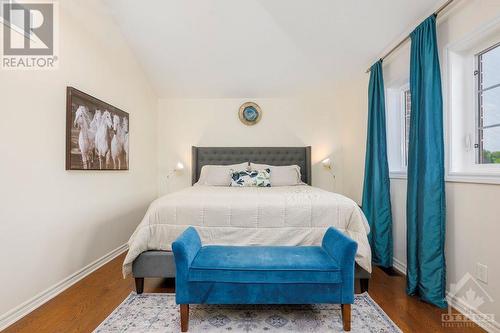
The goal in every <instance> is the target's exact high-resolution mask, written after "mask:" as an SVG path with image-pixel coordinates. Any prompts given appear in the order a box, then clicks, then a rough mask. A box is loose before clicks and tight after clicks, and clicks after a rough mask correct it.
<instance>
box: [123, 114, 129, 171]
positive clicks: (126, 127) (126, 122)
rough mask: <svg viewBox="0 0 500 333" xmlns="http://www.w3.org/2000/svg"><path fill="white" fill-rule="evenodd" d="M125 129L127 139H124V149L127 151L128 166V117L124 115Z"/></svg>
mask: <svg viewBox="0 0 500 333" xmlns="http://www.w3.org/2000/svg"><path fill="white" fill-rule="evenodd" d="M123 130H124V131H125V140H124V141H123V151H124V152H125V161H126V162H127V168H128V119H127V117H123Z"/></svg>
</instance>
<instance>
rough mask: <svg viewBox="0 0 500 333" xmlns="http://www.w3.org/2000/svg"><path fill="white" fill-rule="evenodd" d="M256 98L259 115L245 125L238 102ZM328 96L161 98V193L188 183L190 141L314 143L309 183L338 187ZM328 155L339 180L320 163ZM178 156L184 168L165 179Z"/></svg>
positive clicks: (336, 138) (336, 146) (333, 122)
mask: <svg viewBox="0 0 500 333" xmlns="http://www.w3.org/2000/svg"><path fill="white" fill-rule="evenodd" d="M249 100H250V101H255V102H257V103H258V104H259V106H260V107H261V109H262V111H263V116H262V120H261V121H260V122H259V123H258V124H257V125H254V126H245V125H244V124H242V123H241V122H240V120H239V118H238V109H239V106H240V105H241V104H242V103H244V102H246V101H249ZM333 108H334V106H333V104H332V100H331V99H325V98H297V99H278V98H276V99H272V98H268V99H260V98H257V99H255V98H241V99H238V98H234V99H163V100H160V102H159V115H158V133H159V141H158V157H159V170H160V173H159V188H160V193H167V192H171V191H174V190H177V189H180V188H183V187H186V186H189V185H191V178H190V177H191V173H190V170H191V146H197V145H198V146H308V145H310V146H312V163H313V170H312V172H313V175H312V177H313V184H315V185H316V186H319V187H322V188H325V189H330V190H336V191H339V192H341V191H342V184H341V181H339V180H341V179H342V177H341V175H342V165H341V164H340V161H337V157H338V156H340V154H341V153H340V135H339V134H338V133H339V132H338V130H337V128H338V127H339V125H340V124H339V123H338V122H336V120H335V117H334V112H333ZM329 155H332V157H333V160H334V164H335V165H334V166H335V172H336V173H337V180H336V181H334V180H333V177H332V176H331V175H330V174H328V173H327V172H326V171H325V170H324V169H323V168H322V167H321V164H320V163H319V162H320V161H321V160H322V159H324V158H325V157H327V156H329ZM177 161H182V162H183V163H184V164H185V165H186V170H185V172H183V173H181V174H178V175H175V176H174V177H172V178H170V179H169V180H167V179H166V175H167V174H168V173H169V171H170V170H172V168H173V167H174V165H175V163H176V162H177Z"/></svg>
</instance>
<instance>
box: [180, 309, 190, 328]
mask: <svg viewBox="0 0 500 333" xmlns="http://www.w3.org/2000/svg"><path fill="white" fill-rule="evenodd" d="M188 328H189V304H181V332H187V331H188Z"/></svg>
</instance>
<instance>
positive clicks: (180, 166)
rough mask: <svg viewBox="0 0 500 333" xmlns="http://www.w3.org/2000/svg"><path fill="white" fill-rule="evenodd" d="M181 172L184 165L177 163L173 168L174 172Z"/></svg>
mask: <svg viewBox="0 0 500 333" xmlns="http://www.w3.org/2000/svg"><path fill="white" fill-rule="evenodd" d="M182 170H184V164H182V162H177V164H176V165H175V168H174V172H177V171H182Z"/></svg>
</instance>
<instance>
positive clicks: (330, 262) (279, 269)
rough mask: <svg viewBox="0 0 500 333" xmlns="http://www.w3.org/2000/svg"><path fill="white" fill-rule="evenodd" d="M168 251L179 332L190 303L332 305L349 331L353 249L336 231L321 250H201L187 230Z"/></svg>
mask: <svg viewBox="0 0 500 333" xmlns="http://www.w3.org/2000/svg"><path fill="white" fill-rule="evenodd" d="M172 250H173V252H174V257H175V264H176V268H177V272H176V280H175V283H176V301H177V304H180V307H181V329H182V331H183V332H186V331H187V329H188V321H189V304H319V303H336V304H341V307H342V319H343V326H344V330H346V331H348V330H350V321H351V318H350V316H351V312H350V310H351V307H350V306H351V304H352V303H353V301H354V257H355V255H356V250H357V244H356V243H355V242H354V241H353V240H351V239H350V238H348V237H346V236H344V235H343V234H342V233H341V232H339V231H337V230H336V229H334V228H329V229H328V230H327V232H326V233H325V236H324V237H323V242H322V246H218V245H211V246H202V245H201V241H200V237H199V236H198V233H197V232H196V230H195V229H194V228H192V227H190V228H188V229H187V230H186V231H184V233H183V234H182V235H180V236H179V238H178V239H177V240H176V241H175V242H174V243H173V244H172Z"/></svg>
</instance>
